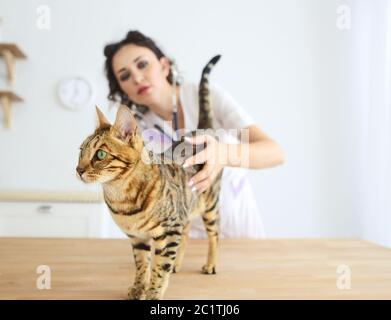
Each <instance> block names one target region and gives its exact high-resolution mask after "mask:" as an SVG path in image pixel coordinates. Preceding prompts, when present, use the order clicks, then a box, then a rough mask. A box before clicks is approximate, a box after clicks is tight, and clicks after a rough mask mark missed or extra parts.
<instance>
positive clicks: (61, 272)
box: [0, 238, 391, 299]
mask: <svg viewBox="0 0 391 320" xmlns="http://www.w3.org/2000/svg"><path fill="white" fill-rule="evenodd" d="M219 252H220V255H219V265H218V270H217V271H218V273H217V275H203V274H201V273H200V270H201V266H202V265H203V263H204V260H205V256H206V240H195V239H191V240H190V243H189V247H188V250H187V252H186V254H185V259H184V264H183V269H182V271H181V272H180V273H178V274H173V275H172V276H171V282H170V285H169V287H168V289H167V292H166V296H165V299H391V250H390V249H386V248H382V247H379V246H375V245H373V244H370V243H368V242H365V241H361V240H355V239H317V240H313V239H306V240H297V239H295V240H289V239H283V240H250V239H222V240H221V241H220V251H219ZM39 265H47V266H49V267H50V270H51V289H49V290H46V289H44V290H39V289H37V287H36V281H37V278H38V277H39V274H38V273H37V267H38V266H39ZM338 266H342V267H341V268H345V269H343V270H340V271H342V272H344V274H339V273H338ZM343 266H347V267H343ZM349 270H350V273H351V274H350V285H351V287H350V289H338V286H337V279H338V277H341V276H344V277H345V278H344V279H345V280H346V279H347V278H346V276H348V274H347V273H346V272H347V271H349ZM133 274H134V265H133V258H132V255H131V248H130V242H129V240H119V239H117V240H114V239H52V238H46V239H43V238H41V239H37V238H34V239H29V238H0V299H124V298H125V296H126V292H127V288H128V286H129V285H130V282H131V280H132V279H133ZM339 279H341V278H339ZM338 283H341V280H340V281H339V282H338ZM343 283H344V284H345V285H347V283H348V282H346V281H345V282H343Z"/></svg>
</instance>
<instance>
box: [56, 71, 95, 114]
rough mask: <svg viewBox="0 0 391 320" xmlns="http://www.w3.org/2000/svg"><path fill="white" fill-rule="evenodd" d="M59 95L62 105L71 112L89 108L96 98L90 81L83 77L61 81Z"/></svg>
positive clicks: (58, 89)
mask: <svg viewBox="0 0 391 320" xmlns="http://www.w3.org/2000/svg"><path fill="white" fill-rule="evenodd" d="M57 94H58V97H59V99H60V101H61V104H62V105H63V106H64V107H65V108H67V109H70V110H78V109H81V108H83V107H86V106H89V105H90V104H91V103H92V99H93V96H94V91H93V87H92V84H91V82H90V81H88V80H87V79H85V78H83V77H68V78H64V79H62V80H60V82H59V84H58V88H57Z"/></svg>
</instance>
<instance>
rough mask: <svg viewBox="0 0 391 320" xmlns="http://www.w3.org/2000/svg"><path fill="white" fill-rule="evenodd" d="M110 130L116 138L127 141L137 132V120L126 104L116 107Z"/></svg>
mask: <svg viewBox="0 0 391 320" xmlns="http://www.w3.org/2000/svg"><path fill="white" fill-rule="evenodd" d="M111 132H112V134H113V135H114V136H115V137H116V138H118V139H120V140H122V141H124V142H127V143H128V142H129V141H130V140H131V139H132V138H133V136H134V135H135V134H136V133H137V121H136V119H135V118H134V116H133V114H132V112H131V111H130V109H129V108H128V107H127V106H125V105H121V106H120V107H119V108H118V111H117V116H116V118H115V122H114V125H113V126H112V127H111Z"/></svg>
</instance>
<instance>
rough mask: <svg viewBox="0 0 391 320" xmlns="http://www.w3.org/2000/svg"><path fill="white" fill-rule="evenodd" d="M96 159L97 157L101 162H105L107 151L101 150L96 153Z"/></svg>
mask: <svg viewBox="0 0 391 320" xmlns="http://www.w3.org/2000/svg"><path fill="white" fill-rule="evenodd" d="M96 157H97V158H98V159H99V160H103V159H104V158H105V157H106V151H103V150H101V149H99V150H98V151H97V152H96Z"/></svg>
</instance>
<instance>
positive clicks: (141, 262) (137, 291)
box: [128, 236, 151, 300]
mask: <svg viewBox="0 0 391 320" xmlns="http://www.w3.org/2000/svg"><path fill="white" fill-rule="evenodd" d="M129 237H130V238H131V241H132V247H133V257H134V262H135V265H136V276H135V279H134V283H133V286H132V287H130V288H129V292H128V298H129V299H132V300H142V299H145V295H146V291H147V288H148V284H149V276H150V265H151V245H150V242H151V241H150V240H144V239H139V238H135V237H131V236H129Z"/></svg>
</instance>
